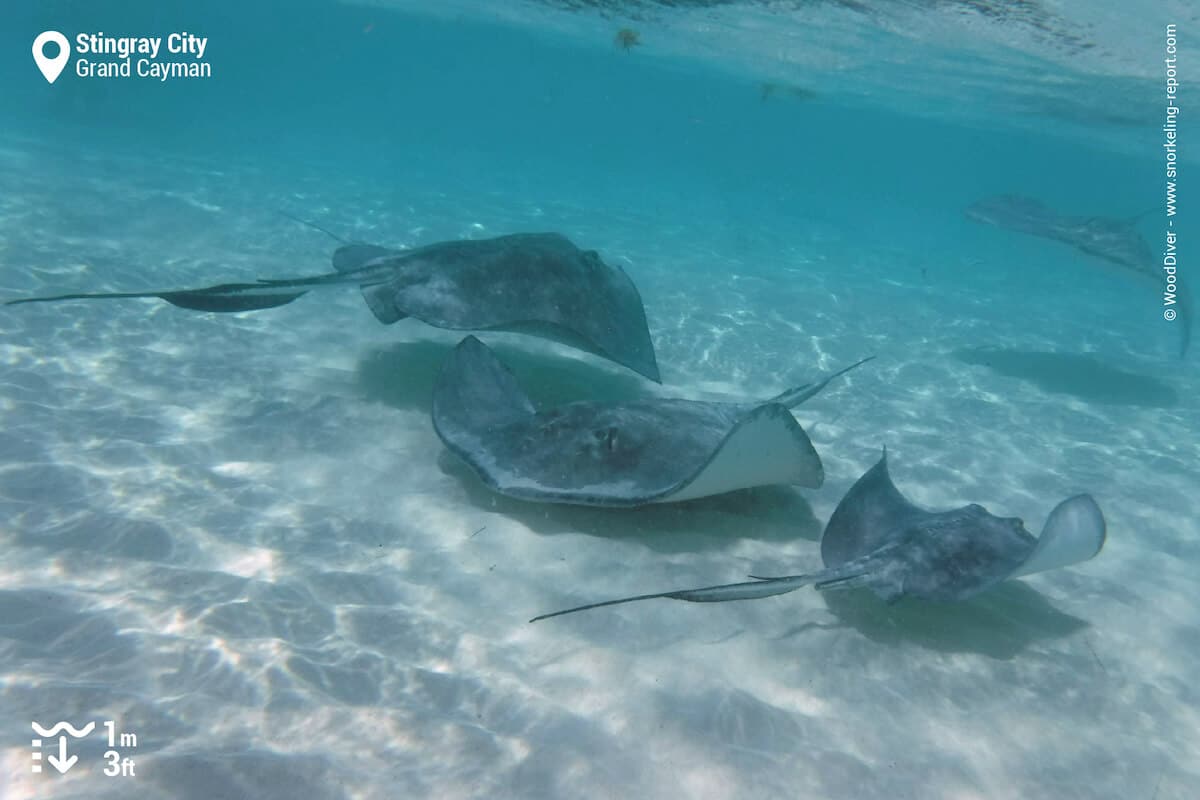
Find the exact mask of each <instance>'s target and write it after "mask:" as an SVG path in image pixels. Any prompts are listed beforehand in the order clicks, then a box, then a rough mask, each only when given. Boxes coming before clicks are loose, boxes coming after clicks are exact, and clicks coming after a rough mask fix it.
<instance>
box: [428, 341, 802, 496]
mask: <svg viewBox="0 0 1200 800" xmlns="http://www.w3.org/2000/svg"><path fill="white" fill-rule="evenodd" d="M821 385H824V383H822V384H821ZM808 396H811V395H808ZM763 419H770V420H772V421H775V422H777V423H778V425H779V430H780V431H783V432H785V433H786V435H787V436H790V437H791V439H792V442H791V443H792V445H793V446H794V447H795V448H796V450H797V451H798V452H799V453H801V454H802V456H803V457H804V458H806V459H808V460H809V462H810V463H811V464H812V465H813V474H812V475H811V478H812V480H811V483H812V484H813V485H820V483H821V480H822V479H823V477H824V476H823V473H822V472H821V471H820V459H819V458H818V457H817V454H816V452H815V450H813V447H812V443H811V442H810V441H809V439H808V436H807V435H805V433H804V430H803V429H802V428H801V427H800V425H799V423H797V422H796V420H795V419H794V418H793V417H792V415H791V413H790V412H789V411H788V409H787V407H786V406H784V405H782V404H780V403H772V402H767V403H760V404H741V403H710V402H698V401H691V400H675V399H653V400H642V401H635V402H628V403H620V404H604V403H592V402H578V403H570V404H567V405H564V406H560V407H557V408H552V409H548V410H545V411H536V410H535V409H534V408H533V405H532V404H531V403H530V402H529V400H528V398H527V397H526V396H525V394H524V392H523V391H522V390H521V388H520V386H518V385H517V382H516V379H515V378H514V377H513V375H512V374H511V373H510V372H509V371H508V369H507V368H506V367H505V366H504V365H503V364H501V363H500V361H499V360H498V359H497V358H496V357H495V355H493V354H492V352H491V351H490V350H489V349H488V348H487V347H486V346H485V345H484V344H483V343H481V342H480V341H479V340H478V339H475V338H474V337H472V336H469V337H467V338H465V339H464V340H463V341H462V342H461V343H460V344H459V345H458V347H457V348H455V351H454V352H453V353H452V354H451V356H450V357H449V358H448V359H447V362H446V364H445V365H444V366H443V368H442V373H441V375H440V376H439V378H438V382H437V385H436V387H435V389H434V399H433V424H434V428H435V430H436V431H437V433H438V435H439V436H440V437H441V439H442V441H443V442H445V444H446V446H447V447H449V448H450V450H452V451H453V452H454V453H455V455H457V456H458V457H459V458H461V459H463V460H464V461H465V462H466V463H467V464H469V465H470V466H471V467H472V468H473V469H474V470H475V471H476V472H477V473H478V474H479V476H480V478H481V479H483V481H484V482H485V483H487V484H488V486H490V487H491V488H493V489H495V490H496V491H498V492H500V493H502V494H507V495H510V496H513V497H519V498H522V499H529V500H540V501H544V502H560V503H574V504H580V505H605V506H636V505H643V504H645V503H650V502H654V501H656V500H658V499H660V498H663V497H666V496H669V495H671V494H672V493H675V492H677V491H679V490H680V489H681V488H682V487H685V486H686V485H688V483H689V482H690V481H691V480H692V479H693V478H695V476H696V475H697V474H699V473H700V472H701V471H702V470H703V469H704V467H705V466H706V465H708V463H709V462H710V461H711V459H713V458H714V457H715V456H716V454H717V453H718V452H719V451H720V449H721V448H722V446H723V445H724V444H725V442H726V441H728V440H729V439H730V437H731V436H732V435H733V434H734V433H735V432H737V431H738V430H739V429H740V428H741V427H742V426H745V425H749V424H752V423H755V422H757V421H761V420H763ZM730 488H737V487H730ZM726 491H728V488H727V489H726Z"/></svg>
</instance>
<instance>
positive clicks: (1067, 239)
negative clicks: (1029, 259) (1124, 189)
mask: <svg viewBox="0 0 1200 800" xmlns="http://www.w3.org/2000/svg"><path fill="white" fill-rule="evenodd" d="M966 213H967V217H968V218H970V219H973V220H975V221H976V222H982V223H986V224H988V225H995V226H996V227H998V228H1005V229H1007V230H1010V231H1017V232H1019V233H1027V234H1030V235H1032V236H1040V237H1042V238H1043V239H1053V240H1054V241H1057V242H1063V243H1065V244H1069V245H1071V246H1072V247H1074V248H1075V249H1076V250H1078V251H1080V252H1081V253H1085V254H1086V255H1089V256H1092V257H1093V258H1096V259H1100V260H1101V261H1104V262H1106V263H1108V264H1111V265H1114V266H1117V267H1120V268H1121V269H1122V270H1124V271H1125V272H1127V273H1133V274H1136V275H1138V276H1140V277H1142V278H1147V279H1150V280H1153V281H1154V283H1155V285H1156V286H1159V287H1164V286H1165V283H1164V278H1165V276H1164V274H1163V270H1162V265H1161V263H1159V261H1158V260H1157V259H1156V258H1155V257H1154V253H1153V252H1152V251H1151V250H1150V245H1149V244H1148V243H1147V242H1146V239H1145V238H1144V237H1143V236H1142V235H1141V234H1140V233H1139V232H1138V230H1137V223H1138V221H1139V220H1140V219H1141V217H1142V216H1144V215H1142V214H1139V215H1138V216H1135V217H1129V218H1127V219H1120V218H1116V217H1073V216H1068V215H1065V214H1059V213H1058V212H1057V211H1054V210H1053V209H1051V208H1050V207H1048V206H1046V205H1045V204H1043V203H1042V202H1040V201H1038V200H1034V199H1033V198H1030V197H1022V196H1020V195H997V196H995V197H989V198H986V199H984V200H980V201H979V202H977V203H973V204H972V205H970V206H968V207H967V211H966ZM1175 300H1176V303H1177V304H1178V319H1179V322H1180V336H1181V340H1180V351H1179V354H1180V356H1183V355H1186V354H1187V349H1188V345H1189V344H1190V342H1191V338H1192V303H1191V296H1190V295H1189V294H1188V293H1187V292H1186V290H1184V289H1183V288H1182V287H1180V288H1179V289H1177V290H1176V296H1175Z"/></svg>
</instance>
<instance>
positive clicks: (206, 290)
mask: <svg viewBox="0 0 1200 800" xmlns="http://www.w3.org/2000/svg"><path fill="white" fill-rule="evenodd" d="M289 289H291V287H288V286H277V285H273V284H272V285H268V284H262V283H222V284H218V285H216V286H206V287H203V288H200V289H170V290H165V291H150V292H91V293H87V292H85V293H78V294H58V295H53V296H48V297H26V298H23V299H21V300H9V301H8V302H6V303H5V305H8V306H16V305H21V304H23V303H57V302H59V301H63V300H127V299H134V298H157V299H159V300H165V301H167V302H168V303H170V304H171V305H174V306H179V307H180V308H188V309H192V310H194V311H219V312H235V311H257V310H259V309H264V308H275V307H276V306H282V305H287V304H288V303H290V302H292V301H293V300H295V299H296V298H298V297H300V296H302V295H304V294H305V293H306V292H307V289H300V290H298V291H289Z"/></svg>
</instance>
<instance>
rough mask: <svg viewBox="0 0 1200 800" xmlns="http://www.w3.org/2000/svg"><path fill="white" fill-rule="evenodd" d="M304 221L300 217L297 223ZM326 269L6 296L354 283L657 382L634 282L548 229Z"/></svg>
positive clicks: (338, 261) (392, 309)
mask: <svg viewBox="0 0 1200 800" xmlns="http://www.w3.org/2000/svg"><path fill="white" fill-rule="evenodd" d="M306 224H307V223H306ZM333 266H334V269H335V270H337V271H336V272H333V273H329V274H326V275H316V276H312V277H304V278H287V279H281V280H262V281H259V282H258V283H247V284H240V283H239V284H222V285H220V286H210V287H205V288H200V289H178V290H168V291H152V292H99V293H89V294H68V295H56V296H53V297H33V298H26V299H22V300H13V301H9V304H13V305H15V304H20V303H40V302H54V301H60V300H96V299H108V300H112V299H120V298H137V297H156V298H159V299H162V300H166V301H167V302H169V303H172V304H173V305H176V306H180V307H182V308H190V309H194V310H199V311H218V312H239V311H254V310H260V309H264V308H274V307H276V306H281V305H286V304H287V303H290V302H292V301H293V300H295V299H297V298H299V297H301V296H303V295H304V294H305V293H306V292H307V291H308V290H309V289H314V288H317V287H322V286H339V285H344V284H355V285H358V286H359V287H361V289H362V293H363V298H364V299H365V300H366V302H367V305H368V306H369V307H370V309H371V312H372V313H373V314H374V315H375V317H376V319H378V320H379V321H380V322H382V323H384V324H390V323H393V322H396V321H398V320H401V319H404V318H405V317H414V318H416V319H419V320H421V321H422V322H426V323H428V324H430V325H433V326H435V327H438V328H449V329H451V330H506V331H514V332H518V333H525V334H530V335H533V336H539V337H542V338H546V339H551V340H553V341H557V342H562V343H564V344H567V345H570V346H572V347H575V348H578V349H581V350H584V351H586V352H589V353H594V354H596V355H599V356H601V357H603V358H607V359H609V360H611V361H615V362H616V363H618V364H621V365H622V366H625V367H628V368H629V369H632V370H633V371H634V372H637V373H639V374H640V375H643V376H645V377H647V378H649V379H650V380H652V381H655V382H658V381H659V372H658V362H657V360H656V359H655V356H654V345H653V343H651V341H650V329H649V327H648V326H647V324H646V311H645V308H644V307H643V306H642V298H641V295H639V294H638V290H637V287H636V286H634V285H633V281H631V280H630V279H629V276H628V275H626V274H625V273H624V272H623V271H622V270H621V269H620V268H619V267H611V266H609V265H607V264H605V263H604V262H603V261H602V260H601V259H600V256H599V255H597V254H596V252H595V251H593V250H580V249H579V248H578V247H576V246H575V245H574V244H572V243H571V242H570V241H569V240H568V239H567V238H566V237H564V236H561V235H559V234H557V233H522V234H514V235H511V236H500V237H497V238H494V239H479V240H472V241H454V242H439V243H437V244H431V245H427V246H425V247H419V248H416V249H414V250H390V249H388V248H386V247H379V246H378V245H370V244H346V245H344V246H342V247H339V248H338V249H337V251H336V252H335V253H334V255H333Z"/></svg>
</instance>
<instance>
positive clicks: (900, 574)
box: [530, 452, 1106, 622]
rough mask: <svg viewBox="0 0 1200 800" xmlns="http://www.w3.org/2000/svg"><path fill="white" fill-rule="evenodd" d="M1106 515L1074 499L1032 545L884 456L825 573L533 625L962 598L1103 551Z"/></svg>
mask: <svg viewBox="0 0 1200 800" xmlns="http://www.w3.org/2000/svg"><path fill="white" fill-rule="evenodd" d="M1105 536H1106V531H1105V522H1104V516H1103V514H1101V513H1100V508H1099V506H1097V505H1096V501H1095V500H1093V499H1092V497H1091V496H1090V495H1086V494H1080V495H1075V496H1074V497H1070V498H1068V499H1066V500H1064V501H1062V502H1061V503H1059V504H1058V505H1057V506H1055V508H1054V509H1053V510H1052V511H1051V512H1050V516H1049V517H1048V518H1047V520H1046V524H1045V526H1044V527H1043V528H1042V535H1041V536H1040V537H1039V538H1037V539H1035V538H1034V537H1033V536H1032V535H1031V534H1030V533H1029V532H1028V531H1027V530H1025V526H1024V524H1023V523H1022V522H1021V520H1019V519H1015V518H1003V517H997V516H993V515H992V514H990V513H988V511H987V510H986V509H985V508H983V507H982V506H979V505H968V506H963V507H962V508H957V509H953V510H950V511H926V510H925V509H922V508H918V507H917V506H915V505H913V504H912V503H910V502H909V501H908V500H907V499H905V498H904V496H903V495H902V494H900V492H899V490H897V489H896V487H895V485H894V484H893V483H892V480H891V477H890V476H889V475H888V469H887V454H886V452H885V453H884V455H883V457H882V458H881V459H880V460H879V463H877V464H876V465H875V466H874V467H872V468H871V469H870V470H868V471H867V472H866V474H864V475H863V476H862V477H861V478H859V480H858V481H857V482H856V483H855V484H854V486H852V487H851V488H850V491H849V492H847V493H846V496H845V497H843V498H842V501H841V502H840V503H839V504H838V507H837V509H835V510H834V512H833V516H832V517H830V519H829V524H828V525H827V526H826V527H825V533H824V535H823V536H822V537H821V557H822V560H823V561H824V563H825V569H823V570H818V571H816V572H812V573H808V574H805V575H787V576H783V577H757V576H753V575H752V576H750V577H752V578H754V580H752V581H746V582H742V583H729V584H723V585H720V586H708V587H704V588H700V589H683V590H678V591H671V592H657V593H654V594H644V595H637V596H635V597H625V598H621V599H618V600H607V601H604V602H600V603H589V604H588V605H583V606H577V607H575V608H569V609H566V610H564V611H556V612H553V613H551V614H542V615H541V616H538V617H534V618H533V619H532V620H530V621H531V622H536V621H538V620H541V619H547V618H549V617H557V616H560V615H562V614H571V613H574V612H576V611H584V610H587V609H591V608H600V607H602V606H609V605H617V604H619V603H630V602H634V601H637V600H651V599H654V598H660V597H665V598H669V599H672V600H686V601H688V602H693V603H720V602H724V601H727V600H753V599H757V598H761V597H771V596H773V595H778V594H786V593H787V592H793V591H795V590H797V589H799V588H801V587H804V586H810V585H811V586H815V587H816V588H817V589H821V590H832V589H853V588H858V587H865V588H868V589H870V590H871V591H872V592H874V593H875V594H876V595H877V596H879V597H880V598H882V599H883V600H885V601H887V602H889V603H892V602H895V601H897V600H899V599H900V598H902V597H908V596H912V597H917V598H921V599H924V600H935V601H953V600H964V599H966V598H969V597H971V596H973V595H976V594H978V593H979V592H982V591H984V590H986V589H988V588H990V587H992V586H994V585H996V584H997V583H1000V582H1001V581H1003V580H1006V579H1008V578H1016V577H1020V576H1023V575H1031V574H1033V573H1035V572H1044V571H1046V570H1051V569H1057V568H1059V567H1066V566H1070V565H1072V564H1077V563H1079V562H1081V561H1086V560H1088V559H1090V558H1092V557H1093V556H1095V555H1096V554H1097V553H1099V552H1100V549H1101V548H1102V547H1103V546H1104V540H1105Z"/></svg>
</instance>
